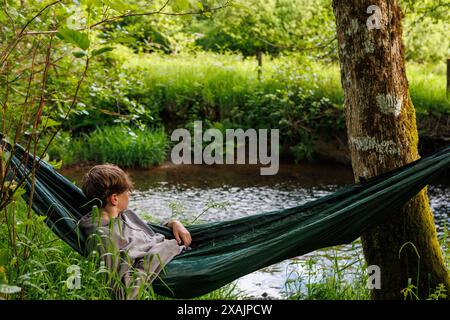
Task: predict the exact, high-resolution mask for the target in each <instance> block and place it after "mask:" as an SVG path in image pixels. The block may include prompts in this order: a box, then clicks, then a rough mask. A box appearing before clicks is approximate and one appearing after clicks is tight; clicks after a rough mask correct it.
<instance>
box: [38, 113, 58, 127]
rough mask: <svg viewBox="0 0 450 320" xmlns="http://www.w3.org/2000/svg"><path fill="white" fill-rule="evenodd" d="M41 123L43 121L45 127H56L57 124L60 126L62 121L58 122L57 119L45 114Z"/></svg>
mask: <svg viewBox="0 0 450 320" xmlns="http://www.w3.org/2000/svg"><path fill="white" fill-rule="evenodd" d="M41 123H42V125H43V126H44V127H45V128H50V127H56V126H59V125H60V124H61V123H60V122H58V121H56V120H53V119H52V118H50V117H47V116H43V117H42V122H41Z"/></svg>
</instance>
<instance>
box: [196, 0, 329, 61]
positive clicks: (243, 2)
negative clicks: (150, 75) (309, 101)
mask: <svg viewBox="0 0 450 320" xmlns="http://www.w3.org/2000/svg"><path fill="white" fill-rule="evenodd" d="M187 30H189V31H191V32H196V33H198V34H200V35H201V36H200V37H199V38H198V39H197V41H196V42H197V44H198V45H199V46H200V47H201V48H203V49H206V50H215V51H223V50H227V49H228V50H232V51H239V52H240V53H242V54H244V55H255V54H256V53H257V52H259V51H262V52H266V53H271V54H279V53H281V52H297V51H298V50H305V48H308V51H312V50H314V48H315V47H317V48H318V47H320V46H322V45H324V44H329V43H332V42H333V38H334V37H335V35H334V34H335V25H334V17H333V12H332V8H331V2H329V1H326V0H314V1H311V0H269V1H258V0H240V1H235V2H233V3H232V5H231V6H230V7H229V8H226V9H224V10H221V11H220V12H217V13H216V14H215V15H213V17H211V18H210V19H209V18H205V17H199V18H197V19H195V21H194V23H193V24H192V25H191V26H190V27H187ZM335 46H336V44H335V43H334V45H333V46H331V47H326V48H325V49H323V50H322V51H323V52H326V54H327V55H331V56H333V57H334V58H336V51H335V49H334V48H333V47H335ZM322 55H323V53H322Z"/></svg>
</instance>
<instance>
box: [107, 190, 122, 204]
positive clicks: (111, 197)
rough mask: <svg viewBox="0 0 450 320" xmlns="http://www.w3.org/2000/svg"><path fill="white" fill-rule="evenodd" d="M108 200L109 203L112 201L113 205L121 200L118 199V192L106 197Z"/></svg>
mask: <svg viewBox="0 0 450 320" xmlns="http://www.w3.org/2000/svg"><path fill="white" fill-rule="evenodd" d="M106 200H107V201H108V203H111V204H112V205H113V206H115V205H117V203H118V202H119V200H118V199H117V193H113V194H112V195H110V196H109V197H108V198H106Z"/></svg>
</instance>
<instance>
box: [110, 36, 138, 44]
mask: <svg viewBox="0 0 450 320" xmlns="http://www.w3.org/2000/svg"><path fill="white" fill-rule="evenodd" d="M112 42H116V43H135V42H136V39H135V38H133V37H119V38H116V39H114V40H112Z"/></svg>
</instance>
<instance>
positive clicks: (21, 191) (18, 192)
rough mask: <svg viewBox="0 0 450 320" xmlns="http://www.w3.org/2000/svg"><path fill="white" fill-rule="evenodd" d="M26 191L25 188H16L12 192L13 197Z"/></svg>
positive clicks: (17, 196)
mask: <svg viewBox="0 0 450 320" xmlns="http://www.w3.org/2000/svg"><path fill="white" fill-rule="evenodd" d="M25 192H26V190H25V189H24V188H18V189H17V190H16V192H14V199H17V198H19V197H20V196H22V195H23V194H24V193H25Z"/></svg>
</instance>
